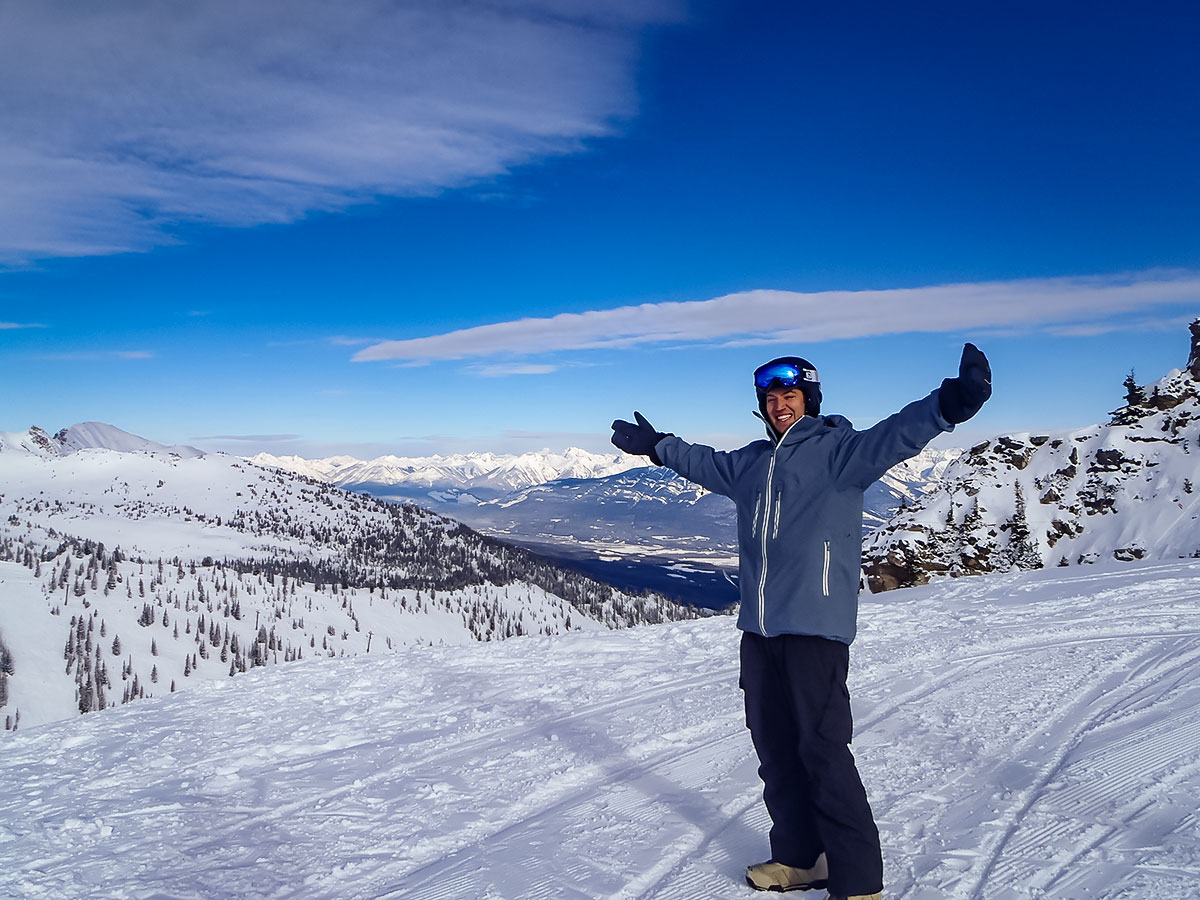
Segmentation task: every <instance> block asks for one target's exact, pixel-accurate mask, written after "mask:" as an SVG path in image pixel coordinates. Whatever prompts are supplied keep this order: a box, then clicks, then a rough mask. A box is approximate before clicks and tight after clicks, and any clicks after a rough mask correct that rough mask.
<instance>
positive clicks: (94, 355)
mask: <svg viewBox="0 0 1200 900" xmlns="http://www.w3.org/2000/svg"><path fill="white" fill-rule="evenodd" d="M37 358H38V359H44V360H50V361H52V362H103V361H105V360H113V359H154V353H153V352H152V351H150V350H93V351H82V352H79V353H42V354H39V355H38V357H37Z"/></svg>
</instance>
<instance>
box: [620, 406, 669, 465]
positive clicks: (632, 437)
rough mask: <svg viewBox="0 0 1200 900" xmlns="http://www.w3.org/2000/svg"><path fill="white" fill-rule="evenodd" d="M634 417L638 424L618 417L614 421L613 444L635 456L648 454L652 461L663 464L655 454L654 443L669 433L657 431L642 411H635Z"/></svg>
mask: <svg viewBox="0 0 1200 900" xmlns="http://www.w3.org/2000/svg"><path fill="white" fill-rule="evenodd" d="M633 417H634V419H636V420H637V424H636V425H635V424H634V423H633V422H626V421H625V420H624V419H617V420H616V421H615V422H613V423H612V430H613V436H612V442H613V446H615V447H617V448H619V449H621V450H624V451H625V452H626V453H632V454H634V455H635V456H648V457H650V462H652V463H654V464H655V465H656V466H661V465H662V460H661V459H659V458H658V456H657V455H656V454H655V452H654V445H655V444H657V443H658V442H659V441H661V440H662V439H663V438H665V437H667V436H668V435H666V434H664V433H663V432H661V431H655V430H654V426H653V425H651V424H650V423H649V422H647V421H646V417H645V416H643V415H642V414H641V413H640V412H637V411H634V414H633Z"/></svg>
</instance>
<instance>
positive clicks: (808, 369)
mask: <svg viewBox="0 0 1200 900" xmlns="http://www.w3.org/2000/svg"><path fill="white" fill-rule="evenodd" d="M779 387H798V388H800V390H801V391H802V392H803V394H804V414H805V415H806V416H814V417H815V416H819V415H820V414H821V376H820V375H819V374H818V373H817V367H816V366H814V365H813V364H812V363H810V362H809V361H808V360H807V359H801V358H800V357H799V356H781V357H779V358H778V359H773V360H771V361H770V362H769V363H763V364H762V365H761V366H759V367H758V368H757V369H755V370H754V392H755V393H756V394H757V395H758V408H759V411H760V412H762V414H763V417H764V418H766V417H767V391H769V390H771V389H772V388H779Z"/></svg>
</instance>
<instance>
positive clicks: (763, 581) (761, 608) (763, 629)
mask: <svg viewBox="0 0 1200 900" xmlns="http://www.w3.org/2000/svg"><path fill="white" fill-rule="evenodd" d="M779 443H783V439H782V438H780V441H779ZM779 443H777V444H776V445H775V449H774V450H773V451H772V452H771V464H770V465H769V466H768V467H767V486H766V489H765V490H764V491H763V495H764V496H765V497H766V499H767V502H766V504H765V509H764V510H763V530H762V573H761V574H760V575H759V576H758V630H759V632H760V633H761V634H762V636H763V637H770V635H768V634H767V622H766V619H767V533H768V531H769V530H770V528H769V526H770V524H771V480H772V479H773V478H774V477H775V456H776V454H778V453H779ZM776 521H778V520H776Z"/></svg>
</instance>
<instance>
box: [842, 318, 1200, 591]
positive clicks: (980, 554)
mask: <svg viewBox="0 0 1200 900" xmlns="http://www.w3.org/2000/svg"><path fill="white" fill-rule="evenodd" d="M1127 391H1128V392H1129V396H1127V398H1126V400H1127V402H1126V404H1125V405H1124V406H1122V407H1121V408H1120V409H1118V410H1117V411H1116V412H1115V413H1113V418H1112V420H1111V421H1110V422H1108V423H1106V424H1102V425H1094V426H1092V427H1089V428H1083V429H1078V430H1075V431H1064V432H1054V433H1044V434H1028V433H1024V434H1012V435H1004V436H1001V437H998V438H996V439H995V440H991V441H984V442H983V443H981V444H979V445H977V446H975V447H973V448H971V450H970V451H969V452H967V453H964V454H963V455H962V456H961V457H960V458H958V459H957V460H956V461H954V462H952V463H951V464H950V465H948V466H947V467H946V469H945V472H944V474H943V477H942V479H941V483H940V484H939V485H938V487H937V489H936V490H934V491H932V492H930V493H929V494H927V495H926V496H925V497H924V498H921V499H918V500H917V501H915V502H914V503H912V504H911V505H910V506H909V507H908V508H907V509H906V510H903V511H901V512H900V513H899V514H897V515H896V516H895V517H894V518H893V519H892V520H891V521H890V522H889V523H888V524H887V526H886V527H885V528H883V529H881V530H880V531H878V532H876V533H875V534H873V535H871V536H870V538H869V540H868V541H867V545H866V547H865V548H864V568H865V570H866V572H867V576H868V581H869V583H870V586H871V588H872V590H886V589H888V588H892V587H896V586H902V585H911V584H920V583H924V582H926V581H927V580H928V579H929V578H930V577H932V576H936V575H942V574H949V575H965V574H973V573H978V572H991V571H998V570H999V571H1003V570H1007V569H1010V568H1013V567H1016V568H1026V569H1030V568H1039V567H1042V566H1067V565H1079V564H1087V563H1094V562H1096V561H1098V560H1101V559H1114V558H1115V559H1118V560H1130V559H1143V558H1145V559H1178V558H1181V557H1192V556H1200V493H1197V491H1196V488H1195V483H1196V482H1197V481H1200V320H1197V321H1196V322H1195V323H1193V325H1192V349H1191V356H1190V358H1189V360H1188V365H1187V368H1185V369H1176V370H1174V371H1172V372H1170V373H1169V374H1168V375H1167V376H1166V377H1164V378H1162V379H1160V380H1159V381H1157V382H1156V383H1154V384H1152V385H1149V386H1148V387H1146V388H1141V387H1139V386H1138V385H1136V384H1134V383H1132V382H1131V383H1129V384H1127Z"/></svg>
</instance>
